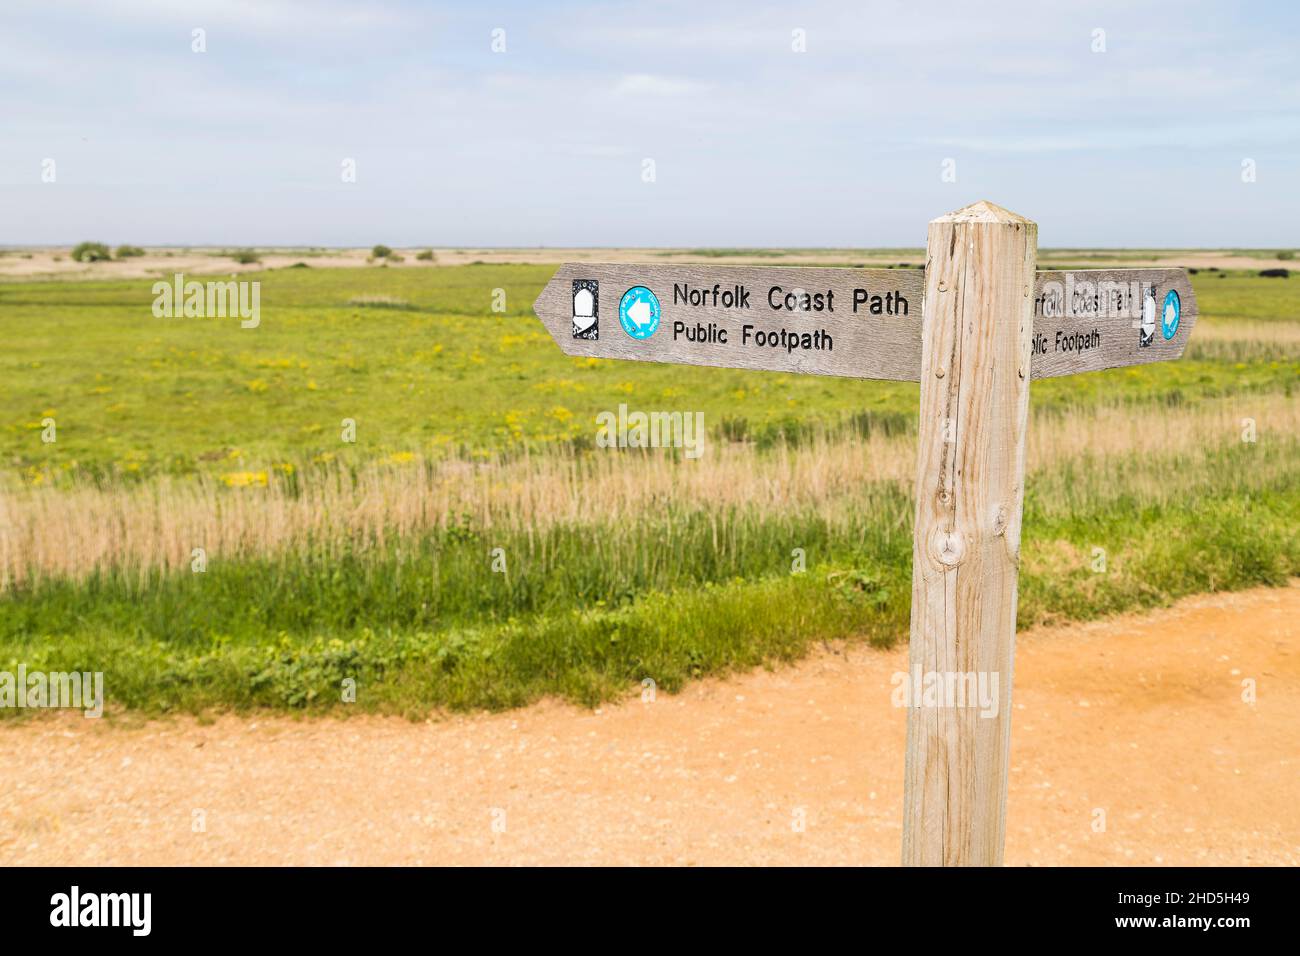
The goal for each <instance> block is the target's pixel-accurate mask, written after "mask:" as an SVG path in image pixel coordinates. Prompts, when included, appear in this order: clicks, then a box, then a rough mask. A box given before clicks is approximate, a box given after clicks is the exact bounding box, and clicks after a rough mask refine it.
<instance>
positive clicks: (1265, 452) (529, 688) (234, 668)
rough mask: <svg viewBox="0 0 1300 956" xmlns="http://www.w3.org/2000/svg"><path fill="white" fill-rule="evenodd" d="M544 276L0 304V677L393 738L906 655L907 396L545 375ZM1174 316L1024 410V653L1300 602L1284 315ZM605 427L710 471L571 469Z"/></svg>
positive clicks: (784, 379) (1294, 362)
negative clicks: (352, 432)
mask: <svg viewBox="0 0 1300 956" xmlns="http://www.w3.org/2000/svg"><path fill="white" fill-rule="evenodd" d="M723 252H726V251H725V250H724V251H723ZM772 255H773V256H774V257H779V256H780V255H781V253H780V252H779V251H775V252H773V253H772ZM551 272H552V267H550V266H534V265H526V266H525V265H519V266H510V265H490V266H489V265H467V266H457V267H445V268H442V267H440V268H430V269H421V270H414V269H386V268H351V269H293V268H289V269H278V270H272V271H265V272H261V273H258V274H256V276H255V277H256V278H258V279H259V280H260V281H261V283H262V288H261V322H260V325H259V327H258V328H256V329H241V328H240V326H239V320H238V319H193V318H191V319H185V318H175V319H159V318H155V317H154V316H153V315H152V313H151V304H152V302H153V295H152V292H151V286H152V282H151V281H150V280H144V279H142V280H126V281H104V282H100V281H82V282H52V281H31V282H8V283H0V324H2V325H3V331H4V333H5V336H6V341H7V342H8V343H9V347H8V349H7V350H6V352H5V354H4V355H3V357H0V401H2V403H3V407H4V408H5V409H6V413H7V414H6V415H5V416H4V418H3V420H0V453H2V454H3V459H2V460H3V462H4V468H3V473H2V474H0V587H2V588H3V596H2V597H0V670H11V671H12V670H14V669H15V668H16V667H17V666H18V664H19V663H24V664H26V665H27V667H28V668H29V669H33V670H36V669H43V670H74V669H75V670H103V671H105V685H106V689H107V693H108V696H109V701H110V706H109V710H110V712H112V711H114V710H115V709H117V710H121V709H122V708H130V709H136V710H141V711H145V712H157V711H170V710H190V711H199V710H204V709H207V708H235V709H242V708H249V707H274V708H286V707H288V708H306V709H312V710H324V709H334V710H340V709H345V708H355V709H360V710H379V711H388V712H400V713H407V714H411V715H419V714H424V713H427V712H428V711H429V710H430V709H431V708H441V707H449V708H479V707H488V708H498V707H508V706H516V705H519V704H522V703H525V702H528V701H530V700H534V699H537V698H538V697H540V696H543V695H547V694H556V695H561V696H564V697H567V698H570V699H573V700H577V701H581V702H584V703H589V704H590V703H595V702H598V701H600V700H605V699H608V698H611V697H616V696H618V695H620V694H623V693H626V692H627V691H628V689H629V688H632V687H635V686H637V685H638V684H639V682H640V681H641V680H643V679H645V678H651V679H653V680H655V681H656V683H657V684H658V685H659V686H660V687H661V688H666V689H669V690H671V689H675V688H676V687H679V686H680V685H681V683H682V682H683V681H685V680H688V679H690V678H692V677H696V676H700V675H703V674H707V673H719V672H725V671H727V670H730V669H735V668H744V667H750V666H754V665H756V664H761V663H770V662H773V661H777V660H783V659H790V658H793V657H796V656H798V655H799V654H801V653H803V652H804V651H806V650H807V648H808V647H809V646H810V645H811V644H813V643H814V642H817V641H820V640H825V639H831V638H840V637H843V638H849V639H861V640H869V641H872V642H874V643H878V644H889V643H891V642H893V641H896V640H898V639H899V638H900V637H905V635H906V631H907V608H908V600H909V596H910V592H909V577H910V561H911V522H912V503H911V487H910V485H911V480H912V468H913V467H914V442H915V435H914V432H915V415H916V407H917V400H918V398H917V388H916V386H915V385H907V384H893V383H880V382H857V381H848V380H845V381H840V380H833V379H821V378H813V377H799V376H784V375H775V374H766V373H749V372H738V371H726V370H717V369H692V368H677V367H669V366H658V365H653V364H649V363H644V364H642V363H616V362H600V361H578V360H574V359H570V358H566V357H564V356H562V355H561V354H560V353H559V351H558V349H556V348H555V346H554V345H553V344H552V343H551V341H550V339H549V336H547V335H546V334H545V333H544V332H543V331H542V329H541V326H540V323H538V322H537V320H536V319H535V318H534V317H533V316H532V311H531V306H532V302H533V299H534V298H535V296H536V294H537V292H538V291H539V290H540V288H541V286H542V285H543V284H544V283H545V281H546V280H547V279H548V278H549V277H550V274H551ZM1194 284H1195V287H1196V291H1197V297H1198V302H1199V305H1200V308H1201V315H1202V319H1201V321H1200V322H1199V324H1198V326H1197V330H1196V335H1195V338H1194V340H1193V342H1192V344H1191V346H1190V347H1189V351H1188V355H1187V356H1186V357H1185V359H1184V360H1183V361H1181V362H1177V363H1165V364H1158V365H1149V366H1144V367H1141V368H1134V369H1123V370H1116V371H1111V372H1105V373H1099V374H1094V375H1090V376H1083V377H1078V378H1065V379H1052V380H1048V381H1044V382H1038V383H1035V385H1034V389H1033V392H1032V398H1031V405H1032V414H1033V423H1032V426H1031V432H1030V436H1031V438H1030V448H1029V466H1030V469H1031V472H1032V475H1031V478H1030V480H1029V484H1028V489H1029V491H1028V494H1027V498H1026V508H1025V531H1024V540H1023V547H1022V552H1023V567H1022V575H1021V604H1020V620H1021V623H1022V625H1029V624H1033V623H1037V622H1044V621H1050V620H1060V619H1079V618H1087V617H1091V616H1095V615H1099V614H1105V613H1110V612H1114V611H1118V610H1122V609H1126V608H1131V607H1142V606H1149V605H1156V604H1162V603H1166V602H1168V601H1169V600H1171V599H1173V598H1175V597H1178V596H1181V595H1183V594H1188V593H1194V592H1197V591H1203V590H1214V589H1220V588H1238V587H1246V586H1250V585H1254V584H1258V583H1274V584H1277V583H1281V582H1283V581H1285V580H1286V578H1287V577H1288V576H1291V575H1294V574H1296V573H1300V538H1298V536H1297V528H1300V467H1298V466H1300V444H1298V439H1297V435H1300V429H1298V428H1297V426H1300V397H1298V396H1296V394H1295V388H1296V385H1297V382H1298V381H1300V284H1297V282H1296V280H1294V279H1290V280H1275V279H1261V278H1258V277H1257V276H1255V275H1253V274H1249V273H1245V272H1232V273H1224V272H1210V273H1207V272H1201V273H1199V274H1197V275H1196V276H1195V277H1194ZM496 290H503V291H504V303H505V310H504V311H500V312H498V311H493V304H494V299H495V300H496V301H500V299H501V294H499V293H497V292H496ZM624 402H625V403H627V404H629V405H630V406H631V407H634V408H640V409H644V410H659V409H663V410H680V411H686V410H690V411H696V410H700V411H703V412H704V414H705V422H706V425H707V427H708V431H709V440H708V447H707V452H706V454H705V455H704V456H703V457H702V458H701V459H700V460H698V461H688V460H685V459H682V458H680V457H677V456H675V455H673V454H672V453H671V452H640V451H630V452H629V451H624V452H615V451H607V450H597V449H595V448H594V447H593V438H594V435H595V415H596V414H597V413H598V412H600V411H604V410H609V409H614V408H617V406H618V405H619V404H620V403H624ZM47 419H53V420H54V421H55V423H56V428H57V441H55V442H53V443H45V442H42V441H41V436H42V433H43V430H44V429H45V427H46V426H45V425H43V422H44V421H45V420H47ZM343 419H353V420H355V422H356V441H355V443H347V442H344V441H343V440H342V437H341V433H342V421H343ZM1247 420H1249V423H1250V426H1249V428H1248V427H1247ZM1248 432H1253V433H1252V434H1249V436H1248V437H1250V438H1253V439H1254V440H1243V436H1245V435H1247V433H1248ZM196 548H202V549H203V552H204V556H203V559H204V560H205V561H206V567H205V569H204V570H203V571H202V573H198V572H196V570H195V567H196V565H195V560H196V558H195V550H194V549H196ZM796 549H798V552H799V554H801V555H802V559H801V561H800V562H799V563H797V562H796ZM502 562H504V566H503V567H502ZM1099 562H1100V563H1101V569H1100V570H1099V567H1098V565H1099ZM494 563H496V565H497V570H494V569H493V565H494ZM345 678H352V679H354V680H356V681H357V684H358V689H357V701H356V703H355V704H349V705H345V704H343V703H341V701H340V685H341V682H342V681H343V680H344V679H345ZM5 713H8V714H12V713H13V711H12V710H10V711H6V712H5Z"/></svg>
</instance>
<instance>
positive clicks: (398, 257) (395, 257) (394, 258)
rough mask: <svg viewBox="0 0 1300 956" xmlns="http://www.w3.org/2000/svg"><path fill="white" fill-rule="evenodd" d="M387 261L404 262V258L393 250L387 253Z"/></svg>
mask: <svg viewBox="0 0 1300 956" xmlns="http://www.w3.org/2000/svg"><path fill="white" fill-rule="evenodd" d="M388 261H389V262H405V261H406V260H405V259H404V258H402V256H401V255H400V254H398V253H396V252H394V253H391V254H389V256H388Z"/></svg>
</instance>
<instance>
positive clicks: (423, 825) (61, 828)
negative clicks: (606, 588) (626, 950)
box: [0, 585, 1300, 865]
mask: <svg viewBox="0 0 1300 956" xmlns="http://www.w3.org/2000/svg"><path fill="white" fill-rule="evenodd" d="M1297 621H1300V586H1294V585H1293V586H1292V587H1289V588H1283V589H1280V590H1257V591H1251V592H1246V593H1243V594H1237V595H1220V596H1211V597H1203V598H1196V599H1193V600H1190V601H1186V602H1184V603H1182V604H1181V605H1179V606H1178V607H1176V608H1174V609H1172V610H1169V611H1162V612H1159V613H1157V614H1153V615H1149V616H1146V617H1129V618H1121V619H1116V620H1112V621H1108V622H1103V623H1098V624H1093V625H1085V626H1074V627H1070V628H1065V629H1059V630H1051V631H1038V632H1033V633H1029V634H1026V635H1023V636H1022V639H1021V643H1020V650H1019V653H1018V655H1017V660H1016V689H1015V700H1016V703H1015V705H1014V706H1015V707H1016V715H1015V722H1014V732H1013V739H1012V763H1013V769H1012V774H1011V795H1010V800H1009V807H1008V821H1009V823H1008V837H1007V862H1008V863H1012V864H1026V863H1028V864H1040V865H1041V864H1058V863H1075V864H1116V863H1127V864H1160V863H1165V864H1191V865H1196V864H1292V865H1294V864H1297V863H1300V653H1297V641H1296V638H1297V628H1298V627H1300V625H1298V624H1297V623H1296V622H1297ZM904 667H905V655H904V653H903V652H902V651H901V650H900V651H895V652H888V653H882V652H878V651H872V650H869V649H866V648H860V647H854V648H851V649H849V650H848V651H847V652H845V651H844V650H843V649H837V650H836V649H829V650H825V651H822V652H819V653H818V654H816V655H815V656H814V657H812V658H811V659H809V660H807V661H805V662H803V663H801V664H799V665H798V666H795V667H791V668H786V669H782V670H781V671H779V672H777V673H774V674H773V673H764V672H760V673H755V674H750V675H746V676H744V677H740V678H737V679H734V680H730V681H708V682H703V683H701V684H698V685H696V686H693V687H691V688H690V689H688V690H687V691H686V692H684V693H682V694H681V695H678V696H676V697H669V696H667V695H660V696H659V698H658V700H656V701H655V702H653V703H649V704H643V703H641V702H640V700H639V699H635V698H634V699H633V700H632V701H630V702H628V703H626V704H623V705H621V706H616V707H606V708H604V709H603V710H600V711H596V712H590V711H579V710H575V709H574V708H571V707H568V706H562V705H558V704H545V705H542V706H538V707H533V708H528V709H526V710H523V711H517V712H514V713H509V714H501V715H491V716H475V717H464V718H454V719H449V720H442V721H435V722H430V723H424V724H412V723H409V722H406V721H401V720H396V719H384V718H370V717H361V718H354V719H349V720H343V721H339V720H314V721H296V720H290V719H283V718H276V719H271V720H259V721H251V720H240V719H235V718H223V719H221V720H219V721H218V722H217V723H215V724H212V725H208V726H200V725H198V724H196V723H195V722H193V721H191V720H188V719H183V720H175V721H168V722H160V723H152V724H148V725H145V726H138V727H128V726H123V725H122V724H121V723H120V722H119V723H117V724H114V723H113V722H110V721H89V720H85V719H83V718H79V717H70V716H60V717H57V718H54V719H43V720H38V721H33V722H28V723H26V724H25V725H21V726H19V725H14V724H10V725H7V726H0V765H3V766H4V767H5V773H4V774H3V778H2V779H0V864H3V865H9V864H14V863H19V864H38V863H41V864H95V863H124V864H135V863H153V864H180V863H216V864H220V863H252V864H268V863H277V864H285V863H306V864H318V863H319V864H329V863H379V864H382V863H486V864H514V863H651V864H660V863H694V864H728V863H788V864H832V863H834V864H839V863H868V864H893V863H895V862H896V861H897V859H898V856H899V839H900V823H899V821H900V816H901V799H902V793H901V779H902V761H903V728H904V714H903V712H902V711H901V710H897V709H895V708H893V707H891V705H890V702H889V699H890V689H891V688H890V682H889V681H890V676H891V674H893V673H894V672H895V671H897V670H900V669H903V668H904ZM1244 678H1253V679H1254V680H1255V682H1256V685H1257V691H1258V700H1257V702H1256V703H1255V704H1254V705H1250V704H1247V703H1244V702H1243V701H1242V699H1241V693H1242V689H1241V682H1242V680H1243V679H1244ZM800 808H801V809H802V812H803V817H804V820H805V826H804V828H803V831H802V832H798V830H797V829H796V827H795V826H794V825H793V824H794V821H795V820H796V814H797V813H798V811H799V809H800ZM1094 808H1101V809H1104V810H1105V811H1106V829H1105V832H1094V830H1093V828H1092V824H1093V820H1094V816H1093V811H1094ZM195 810H201V811H203V813H204V814H205V822H206V829H205V830H204V831H203V832H194V827H193V826H192V821H193V819H194V811H195ZM494 813H495V819H496V820H497V821H503V822H504V825H505V828H504V832H500V831H498V830H494V828H493V824H494ZM502 813H503V814H504V815H503V816H502Z"/></svg>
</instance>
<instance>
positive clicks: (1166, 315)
mask: <svg viewBox="0 0 1300 956" xmlns="http://www.w3.org/2000/svg"><path fill="white" fill-rule="evenodd" d="M1182 314H1183V304H1182V303H1181V302H1179V301H1178V293H1177V292H1175V291H1174V290H1173V289H1170V290H1169V292H1168V293H1167V294H1166V295H1165V307H1164V309H1163V310H1161V313H1160V334H1161V335H1163V336H1164V337H1165V338H1166V339H1172V338H1173V337H1174V335H1175V334H1176V333H1177V332H1178V322H1179V320H1180V319H1181V318H1182Z"/></svg>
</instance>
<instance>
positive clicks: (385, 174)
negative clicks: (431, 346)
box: [0, 0, 1300, 247]
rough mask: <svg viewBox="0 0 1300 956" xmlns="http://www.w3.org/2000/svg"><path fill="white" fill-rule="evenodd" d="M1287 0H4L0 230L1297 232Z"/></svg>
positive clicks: (514, 236)
mask: <svg viewBox="0 0 1300 956" xmlns="http://www.w3.org/2000/svg"><path fill="white" fill-rule="evenodd" d="M1298 9H1300V5H1297V4H1295V3H1284V2H1276V3H1244V4H1238V3H1231V2H1228V0H1220V2H1217V3H1202V2H1195V0H1192V2H1187V0H1184V2H1178V3H1159V4H1156V3H1151V4H1147V3H1134V2H1116V3H1069V4H1065V3H1052V2H1041V0H1040V2H1037V3H1008V2H992V3H977V2H970V0H968V2H963V3H946V2H931V0H909V2H893V0H886V2H879V3H872V2H842V3H821V2H806V3H805V2H798V3H757V2H737V3H722V2H719V3H715V2H703V0H690V2H683V3H673V2H668V3H653V4H651V3H646V4H630V3H545V2H533V3H495V4H494V3H490V2H472V3H471V2H466V3H463V4H454V5H453V4H443V3H414V2H411V3H403V2H388V3H378V2H361V0H350V2H344V0H310V2H309V0H302V2H296V0H213V2H180V0H32V2H27V0H4V3H3V7H2V9H0V102H2V103H3V104H4V107H3V110H2V111H0V185H2V186H3V192H2V194H0V195H2V196H3V214H2V217H0V243H10V244H14V243H68V242H75V241H78V240H81V239H99V240H102V241H105V242H111V243H118V242H134V243H140V244H151V243H178V244H184V243H190V244H198V243H212V244H240V245H271V244H282V245H283V244H314V245H368V244H371V243H375V242H385V243H388V244H390V245H414V244H419V245H435V246H448V245H455V246H463V245H475V246H477V245H493V246H510V245H547V246H595V245H617V246H656V245H662V246H704V245H714V246H716V245H726V246H881V245H909V246H917V245H923V244H924V236H925V224H926V222H927V221H928V220H930V219H932V218H934V217H935V216H937V215H940V214H942V213H944V212H947V211H949V210H951V209H954V208H957V207H959V206H962V205H965V204H966V203H968V202H971V201H973V200H976V199H982V198H987V199H991V200H993V201H994V202H997V203H1000V204H1001V205H1004V206H1007V207H1008V208H1010V209H1013V210H1015V211H1016V212H1019V213H1021V214H1023V215H1026V216H1028V217H1030V218H1032V219H1035V220H1037V221H1038V223H1039V228H1040V242H1041V243H1042V244H1043V245H1044V246H1068V245H1107V246H1219V245H1227V246H1273V247H1277V246H1287V245H1289V246H1296V245H1300V229H1298V228H1297V220H1298V219H1300V29H1298V27H1300V12H1297V11H1298ZM196 28H202V29H203V30H204V31H206V36H205V42H206V52H203V53H196V52H193V50H192V46H193V44H194V39H193V31H194V30H195V29H196ZM1098 28H1100V29H1101V30H1104V31H1105V35H1104V43H1105V52H1102V53H1096V52H1093V46H1094V45H1095V43H1096V42H1097V41H1096V39H1095V35H1094V31H1095V30H1097V29H1098ZM497 29H502V30H504V31H505V32H504V40H505V47H506V50H505V52H503V53H494V52H493V50H492V44H493V31H494V30H497ZM796 30H802V31H804V36H805V37H806V41H805V42H806V52H802V53H800V52H795V51H794V50H793V49H792V45H793V44H794V43H795V34H794V31H796ZM346 159H351V160H354V161H355V168H356V182H351V183H348V182H343V181H342V173H343V163H344V161H345V160H346ZM646 159H651V160H653V161H654V174H655V181H654V182H653V183H650V182H645V181H644V180H643V170H644V168H645V166H644V161H645V160H646ZM948 159H951V160H953V161H954V167H953V168H955V172H956V182H944V181H943V180H942V178H941V174H942V172H943V170H944V162H945V160H948ZM47 160H53V161H54V163H53V174H54V177H55V181H54V182H52V183H51V182H43V181H42V174H43V171H46V170H49V169H50V167H49V165H48V163H46V161H47ZM1245 160H1253V162H1254V164H1255V179H1256V181H1254V182H1243V181H1242V174H1243V168H1242V166H1243V161H1245Z"/></svg>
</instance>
